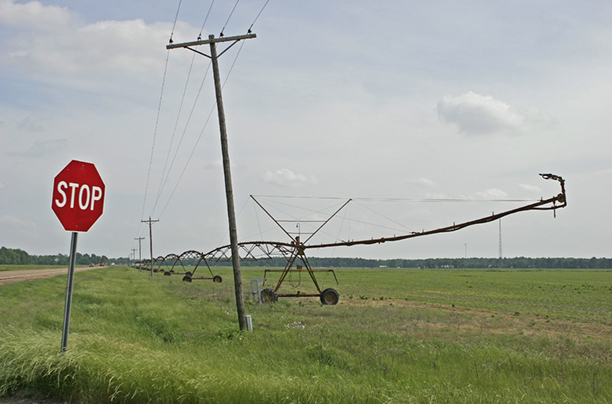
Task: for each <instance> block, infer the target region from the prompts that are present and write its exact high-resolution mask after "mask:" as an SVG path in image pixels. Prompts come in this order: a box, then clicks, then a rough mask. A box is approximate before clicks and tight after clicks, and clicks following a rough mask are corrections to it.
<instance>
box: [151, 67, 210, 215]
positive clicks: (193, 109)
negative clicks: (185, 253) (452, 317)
mask: <svg viewBox="0 0 612 404" xmlns="http://www.w3.org/2000/svg"><path fill="white" fill-rule="evenodd" d="M194 56H195V55H194ZM209 71H210V63H209V64H208V67H207V68H206V72H205V73H204V77H203V78H202V82H201V83H200V88H199V89H198V93H197V95H196V98H195V100H194V102H193V106H192V107H191V111H190V113H189V117H188V118H187V122H186V123H185V128H184V129H183V133H182V135H181V139H180V140H179V143H178V145H177V146H176V150H175V151H174V156H173V157H172V162H171V163H170V168H169V169H168V173H167V175H166V178H165V180H164V185H163V187H162V190H163V188H165V186H166V183H167V182H168V179H169V178H170V172H171V171H172V168H173V167H174V162H175V161H176V157H177V155H178V152H179V150H180V147H181V144H182V143H183V139H184V138H185V134H186V133H187V128H188V127H189V124H190V122H191V118H192V117H193V113H194V111H195V107H196V105H197V103H198V100H199V98H200V94H201V93H202V87H204V82H205V81H206V78H207V77H208V72H209ZM212 111H214V105H213V109H212ZM212 111H211V114H212ZM211 114H209V115H208V117H209V118H210V115H211ZM196 145H197V143H196ZM194 147H195V146H194ZM183 172H184V170H183ZM181 176H182V175H181ZM177 185H178V184H177ZM175 189H176V188H175ZM160 193H161V191H160ZM172 194H174V192H172ZM156 204H157V201H156ZM166 206H167V204H166Z"/></svg>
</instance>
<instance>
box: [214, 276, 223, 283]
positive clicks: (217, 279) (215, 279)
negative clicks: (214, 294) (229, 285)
mask: <svg viewBox="0 0 612 404" xmlns="http://www.w3.org/2000/svg"><path fill="white" fill-rule="evenodd" d="M213 282H214V283H221V282H223V278H221V277H220V276H219V275H215V276H213Z"/></svg>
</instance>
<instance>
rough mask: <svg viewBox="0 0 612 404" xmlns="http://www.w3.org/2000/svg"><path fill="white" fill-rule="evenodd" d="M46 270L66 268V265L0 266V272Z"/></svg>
mask: <svg viewBox="0 0 612 404" xmlns="http://www.w3.org/2000/svg"><path fill="white" fill-rule="evenodd" d="M48 268H60V269H61V268H68V265H3V264H0V272H2V271H28V270H30V269H48Z"/></svg>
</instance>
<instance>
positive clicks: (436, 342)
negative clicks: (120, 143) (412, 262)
mask: <svg viewBox="0 0 612 404" xmlns="http://www.w3.org/2000/svg"><path fill="white" fill-rule="evenodd" d="M214 272H215V273H219V274H221V275H222V276H223V279H224V282H223V283H221V284H215V283H213V282H211V281H194V282H193V283H185V282H181V278H182V276H171V277H165V276H161V274H160V273H157V274H156V276H155V278H154V279H151V278H150V275H149V273H148V272H146V271H142V272H139V271H136V270H133V269H127V268H125V267H114V268H102V269H95V270H91V271H86V272H81V273H78V274H76V276H75V285H74V297H73V306H72V318H71V324H70V336H69V339H68V352H66V354H64V355H61V354H60V353H59V347H60V340H61V328H62V318H63V305H64V298H65V296H64V293H65V287H66V277H65V276H58V277H55V278H49V279H42V280H36V281H25V282H20V283H13V284H5V285H0V346H1V347H2V349H1V350H0V396H2V395H10V394H11V393H12V392H14V391H16V390H19V389H24V388H25V389H30V390H32V391H37V392H41V393H43V394H44V395H49V396H53V397H57V398H62V399H65V400H70V401H71V402H75V403H107V402H117V403H149V402H159V403H168V402H176V403H218V402H224V403H231V402H233V403H262V402H270V403H275V402H280V403H445V402H448V403H510V402H512V403H516V402H521V403H558V402H568V403H585V402H589V403H610V402H612V344H611V343H610V340H609V332H610V330H611V327H610V314H612V313H611V312H612V305H611V304H610V303H609V302H610V295H611V292H610V290H609V288H610V287H611V286H612V277H611V275H612V273H610V272H605V271H546V272H545V271H537V270H533V271H519V270H515V271H504V272H492V271H468V270H454V271H453V270H449V271H446V270H444V271H442V270H394V269H384V270H383V269H380V270H378V269H377V270H370V269H367V270H360V269H339V270H337V275H338V278H339V280H340V283H341V284H340V285H339V286H337V287H336V288H337V289H338V290H339V291H340V292H341V300H340V304H338V305H337V306H321V305H320V303H319V302H318V301H317V299H315V298H306V299H290V298H287V299H282V298H281V301H280V302H278V303H277V304H275V305H269V306H257V305H255V304H254V303H253V302H252V300H251V299H250V284H249V279H255V278H261V277H262V273H263V271H262V270H261V269H255V268H246V267H245V268H243V283H244V287H245V294H246V295H247V298H246V303H247V312H248V314H251V315H252V317H253V323H254V328H255V330H254V331H253V332H239V331H238V330H237V320H236V314H235V303H234V300H233V296H234V292H233V282H232V277H231V269H230V268H216V269H214ZM318 279H320V281H321V283H323V284H324V285H325V287H329V286H331V287H334V285H333V284H332V282H333V277H331V276H330V275H329V274H325V273H322V274H321V275H320V276H319V277H318ZM299 281H300V280H299V279H297V278H294V279H292V282H293V284H294V285H295V286H297V287H298V288H299V289H300V290H302V291H309V288H310V286H309V282H308V281H307V279H305V278H303V279H302V280H301V281H302V282H301V283H300V282H299ZM334 283H335V282H334ZM268 286H269V285H268ZM470 286H471V287H470ZM606 286H607V288H608V290H607V292H606V288H605V287H606ZM540 287H541V288H542V289H543V290H540ZM290 290H293V289H292V288H291V287H288V288H287V291H290ZM578 292H580V293H578ZM547 302H548V303H547ZM453 304H454V307H453ZM589 308H591V311H592V312H593V313H590V312H589ZM597 311H599V313H597V314H595V312H597ZM517 313H518V314H517ZM533 323H535V324H533Z"/></svg>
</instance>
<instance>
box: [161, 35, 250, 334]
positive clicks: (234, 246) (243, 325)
mask: <svg viewBox="0 0 612 404" xmlns="http://www.w3.org/2000/svg"><path fill="white" fill-rule="evenodd" d="M249 38H256V35H255V34H247V35H239V36H233V37H220V38H215V36H214V35H209V36H208V39H207V40H198V41H194V42H184V43H179V44H169V45H167V46H166V49H175V48H186V49H189V50H190V51H193V52H195V53H197V54H199V55H202V56H206V57H207V58H209V59H211V61H212V66H213V75H214V80H215V93H216V96H217V113H218V115H219V130H220V132H221V154H222V156H223V174H224V176H225V198H226V201H227V217H228V222H229V234H230V244H231V251H232V266H233V268H234V289H235V293H236V309H237V312H238V324H239V325H240V329H241V330H246V329H247V320H246V311H245V308H244V296H243V292H242V275H241V274H240V252H239V250H238V231H237V230H236V213H235V210H234V191H233V188H232V174H231V170H230V159H229V151H228V145H227V129H226V127H225V111H224V110H223V98H222V96H221V79H220V76H219V64H218V61H217V59H218V58H219V56H221V55H223V54H224V53H225V52H226V51H227V50H228V49H229V48H231V47H232V46H234V45H235V44H236V43H238V41H240V40H242V39H249ZM218 42H232V44H231V45H229V46H228V47H227V48H225V50H224V51H223V52H221V53H220V54H219V55H217V46H216V44H217V43H218ZM205 44H209V45H210V55H207V54H205V53H202V52H199V51H197V50H195V49H193V48H191V47H192V46H198V45H205Z"/></svg>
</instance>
